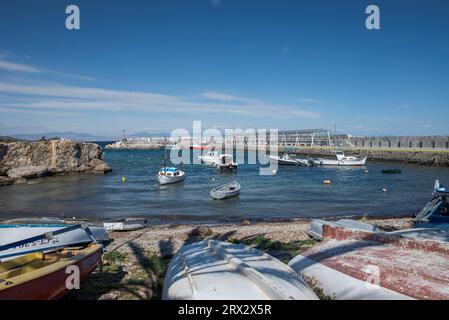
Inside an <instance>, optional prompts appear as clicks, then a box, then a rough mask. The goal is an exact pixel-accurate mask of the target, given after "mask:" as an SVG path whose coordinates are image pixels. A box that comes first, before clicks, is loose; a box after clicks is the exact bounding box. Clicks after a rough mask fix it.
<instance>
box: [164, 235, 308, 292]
mask: <svg viewBox="0 0 449 320" xmlns="http://www.w3.org/2000/svg"><path fill="white" fill-rule="evenodd" d="M162 299H164V300H217V299H220V300H231V299H232V300H295V299H297V300H300V299H307V300H316V299H317V296H316V295H315V293H314V292H313V291H312V290H311V289H310V288H309V287H308V285H307V284H306V283H305V282H304V281H303V280H302V279H301V277H299V276H298V275H297V274H296V273H295V272H294V271H293V270H292V269H291V268H289V267H288V266H287V265H285V264H284V263H282V262H280V261H279V260H277V259H275V258H273V257H272V256H270V255H268V254H266V253H263V252H261V251H259V250H256V249H253V248H250V247H247V246H243V245H236V244H231V243H227V242H221V241H216V240H206V241H200V242H196V243H193V244H189V245H184V246H183V247H182V248H181V249H180V250H179V251H178V253H177V254H176V255H175V257H174V258H173V259H172V261H171V262H170V264H169V266H168V269H167V273H166V275H165V280H164V287H163V292H162Z"/></svg>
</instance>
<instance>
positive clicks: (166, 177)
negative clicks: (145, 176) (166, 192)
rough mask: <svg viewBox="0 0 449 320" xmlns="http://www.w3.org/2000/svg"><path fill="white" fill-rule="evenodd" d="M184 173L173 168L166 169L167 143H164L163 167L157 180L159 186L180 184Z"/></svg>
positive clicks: (184, 175)
mask: <svg viewBox="0 0 449 320" xmlns="http://www.w3.org/2000/svg"><path fill="white" fill-rule="evenodd" d="M185 177H186V173H185V172H184V171H182V170H180V169H178V168H175V167H167V141H166V140H165V141H164V167H162V168H161V169H159V172H158V173H157V180H158V181H159V184H160V185H161V186H163V185H167V184H173V183H177V182H181V181H183V180H184V178H185Z"/></svg>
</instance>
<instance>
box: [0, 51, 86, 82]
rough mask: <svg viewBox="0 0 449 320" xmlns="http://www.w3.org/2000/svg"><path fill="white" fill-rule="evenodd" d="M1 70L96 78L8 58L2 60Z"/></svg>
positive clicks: (82, 78) (83, 78)
mask: <svg viewBox="0 0 449 320" xmlns="http://www.w3.org/2000/svg"><path fill="white" fill-rule="evenodd" d="M0 58H2V57H1V56H0ZM0 70H5V71H9V72H22V73H47V74H52V75H56V76H59V77H70V78H78V79H81V80H89V81H93V80H95V79H94V78H92V77H89V76H84V75H78V74H73V73H66V72H60V71H53V70H49V69H45V68H38V67H33V66H30V65H26V64H21V63H15V62H10V61H6V60H0Z"/></svg>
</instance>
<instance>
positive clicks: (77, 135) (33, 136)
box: [10, 131, 118, 141]
mask: <svg viewBox="0 0 449 320" xmlns="http://www.w3.org/2000/svg"><path fill="white" fill-rule="evenodd" d="M10 136H11V137H14V138H17V139H22V140H40V139H42V138H43V137H45V139H51V138H56V137H57V138H66V139H70V140H78V141H114V140H117V139H118V137H112V136H94V135H91V134H89V133H84V132H72V131H66V132H42V133H18V134H11V135H10Z"/></svg>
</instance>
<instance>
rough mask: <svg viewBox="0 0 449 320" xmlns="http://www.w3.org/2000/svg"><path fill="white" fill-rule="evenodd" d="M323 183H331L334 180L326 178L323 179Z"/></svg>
mask: <svg viewBox="0 0 449 320" xmlns="http://www.w3.org/2000/svg"><path fill="white" fill-rule="evenodd" d="M323 183H324V184H331V183H332V181H330V180H329V179H326V180H323Z"/></svg>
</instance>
